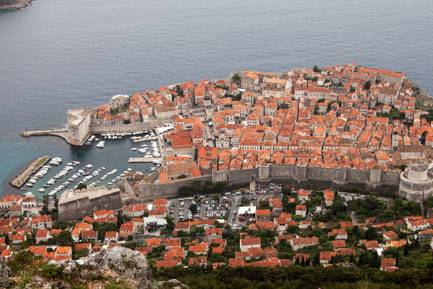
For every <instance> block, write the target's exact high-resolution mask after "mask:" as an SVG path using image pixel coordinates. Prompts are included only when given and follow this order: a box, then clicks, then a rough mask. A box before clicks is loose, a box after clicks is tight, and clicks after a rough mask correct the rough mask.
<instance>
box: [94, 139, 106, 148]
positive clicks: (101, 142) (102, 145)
mask: <svg viewBox="0 0 433 289" xmlns="http://www.w3.org/2000/svg"><path fill="white" fill-rule="evenodd" d="M104 146H105V141H103V140H101V141H100V142H98V143H97V144H96V147H97V148H101V149H102V148H104Z"/></svg>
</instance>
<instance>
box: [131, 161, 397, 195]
mask: <svg viewBox="0 0 433 289" xmlns="http://www.w3.org/2000/svg"><path fill="white" fill-rule="evenodd" d="M253 178H254V179H255V180H257V181H258V182H261V183H266V182H279V183H286V184H295V183H297V184H307V183H317V185H319V186H320V187H326V186H328V187H332V188H339V189H343V188H344V189H350V188H360V189H364V190H367V189H375V188H381V187H385V188H386V189H387V190H394V189H395V190H396V191H397V190H398V186H399V181H400V174H399V173H398V172H383V171H381V170H375V169H372V170H356V169H348V168H339V169H327V168H317V167H307V166H283V165H272V164H270V165H267V166H259V167H258V168H255V169H247V170H229V171H216V172H213V173H212V175H206V176H202V177H197V178H190V179H183V180H176V181H174V182H171V183H168V184H149V183H138V184H133V185H131V186H130V189H129V194H130V195H131V196H134V199H137V200H140V201H148V200H152V199H154V198H158V197H175V196H176V193H177V190H178V189H179V188H180V187H182V186H185V185H189V184H190V183H191V182H193V181H213V182H229V183H230V184H233V185H235V186H239V185H246V184H248V183H249V182H250V181H251V180H252V179H253Z"/></svg>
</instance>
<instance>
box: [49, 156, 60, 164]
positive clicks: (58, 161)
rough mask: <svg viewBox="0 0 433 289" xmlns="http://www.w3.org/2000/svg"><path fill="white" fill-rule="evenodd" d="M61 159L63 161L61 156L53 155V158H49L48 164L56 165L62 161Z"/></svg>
mask: <svg viewBox="0 0 433 289" xmlns="http://www.w3.org/2000/svg"><path fill="white" fill-rule="evenodd" d="M62 161H63V160H62V158H59V157H55V158H52V159H51V161H50V165H53V166H58V165H60V164H61V163H62Z"/></svg>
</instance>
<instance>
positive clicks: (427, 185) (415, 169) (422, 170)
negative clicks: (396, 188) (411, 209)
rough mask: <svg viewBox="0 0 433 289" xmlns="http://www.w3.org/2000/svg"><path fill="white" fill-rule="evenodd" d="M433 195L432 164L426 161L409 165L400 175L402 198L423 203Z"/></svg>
mask: <svg viewBox="0 0 433 289" xmlns="http://www.w3.org/2000/svg"><path fill="white" fill-rule="evenodd" d="M432 195H433V166H432V164H428V163H427V162H425V161H418V162H416V163H412V164H409V166H408V167H407V168H406V169H405V170H404V171H403V172H402V173H401V175H400V196H402V197H405V198H406V199H408V200H413V201H422V200H424V199H426V198H427V197H429V196H432Z"/></svg>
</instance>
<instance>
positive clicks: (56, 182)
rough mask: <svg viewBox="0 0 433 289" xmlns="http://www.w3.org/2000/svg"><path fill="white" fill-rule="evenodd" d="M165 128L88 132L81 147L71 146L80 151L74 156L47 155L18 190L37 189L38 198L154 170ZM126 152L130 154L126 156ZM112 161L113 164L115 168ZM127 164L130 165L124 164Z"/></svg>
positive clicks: (110, 183)
mask: <svg viewBox="0 0 433 289" xmlns="http://www.w3.org/2000/svg"><path fill="white" fill-rule="evenodd" d="M170 129H171V128H170ZM168 130H169V129H167V126H164V127H163V128H162V129H158V128H156V129H155V130H147V131H140V132H136V133H120V134H116V133H110V134H101V135H98V134H94V135H90V136H89V138H88V139H87V141H86V143H85V145H84V146H82V147H80V148H74V150H77V152H79V154H77V153H75V155H76V156H75V157H74V158H72V159H69V158H66V157H59V156H52V158H49V157H48V159H47V160H46V162H45V163H44V164H43V165H42V166H40V167H39V168H38V169H37V170H34V171H33V172H32V173H31V174H30V176H29V177H28V179H27V180H26V181H25V182H24V183H23V184H22V188H21V191H22V193H28V192H30V190H31V191H33V192H36V194H35V196H36V198H40V199H41V198H43V196H45V195H48V196H54V195H59V194H61V193H62V192H64V191H65V190H67V189H72V188H78V187H80V186H86V187H94V186H98V185H104V184H105V185H112V184H115V183H117V182H118V181H120V179H121V178H122V177H123V176H125V175H126V174H128V173H129V172H131V171H132V170H135V171H141V172H142V173H150V172H153V171H155V170H156V169H157V168H159V167H160V165H161V164H162V162H163V159H162V154H161V151H160V139H159V137H160V136H161V135H162V134H163V133H164V132H166V131H168ZM128 147H129V148H128ZM128 151H129V154H132V155H130V156H128V155H127V152H128ZM81 154H84V155H88V154H91V155H98V156H99V155H100V157H99V158H98V159H94V160H92V159H90V160H89V161H83V159H82V157H80V156H79V155H81ZM135 154H140V155H141V156H135ZM113 156H114V157H116V156H118V158H119V161H117V162H113V161H112V160H110V158H112V157H113ZM122 160H123V161H122ZM113 163H116V167H114V168H113V167H112V164H113ZM63 164H64V165H63ZM110 164H111V165H110ZM128 164H129V165H131V167H127V165H128Z"/></svg>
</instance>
